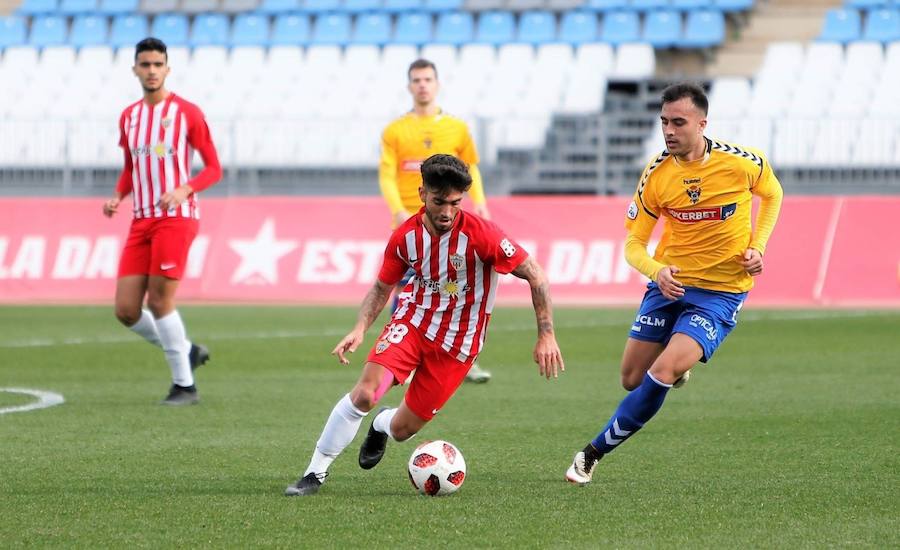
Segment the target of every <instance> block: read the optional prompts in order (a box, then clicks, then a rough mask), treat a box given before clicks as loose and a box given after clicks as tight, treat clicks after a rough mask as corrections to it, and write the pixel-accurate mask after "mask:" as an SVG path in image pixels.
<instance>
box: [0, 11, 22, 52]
mask: <svg viewBox="0 0 900 550" xmlns="http://www.w3.org/2000/svg"><path fill="white" fill-rule="evenodd" d="M27 35H28V26H27V25H26V24H25V18H24V17H19V16H17V15H9V16H7V17H0V50H2V49H4V48H8V47H10V46H23V45H25V41H26V37H27Z"/></svg>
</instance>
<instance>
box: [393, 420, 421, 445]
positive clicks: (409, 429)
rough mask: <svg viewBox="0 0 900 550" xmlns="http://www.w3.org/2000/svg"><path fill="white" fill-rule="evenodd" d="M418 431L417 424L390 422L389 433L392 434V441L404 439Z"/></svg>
mask: <svg viewBox="0 0 900 550" xmlns="http://www.w3.org/2000/svg"><path fill="white" fill-rule="evenodd" d="M418 431H419V428H418V427H417V426H410V425H404V424H400V425H398V426H394V425H393V424H391V435H393V436H394V441H406V440H407V439H409V438H410V437H412V436H414V435H416V433H418Z"/></svg>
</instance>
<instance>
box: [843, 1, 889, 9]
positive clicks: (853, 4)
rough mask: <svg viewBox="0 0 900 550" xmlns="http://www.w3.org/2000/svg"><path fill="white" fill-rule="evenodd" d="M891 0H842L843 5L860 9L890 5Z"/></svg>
mask: <svg viewBox="0 0 900 550" xmlns="http://www.w3.org/2000/svg"><path fill="white" fill-rule="evenodd" d="M890 3H891V0H844V7H846V8H856V9H858V10H861V9H873V8H881V7H884V6H888V5H890Z"/></svg>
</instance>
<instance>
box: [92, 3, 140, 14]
mask: <svg viewBox="0 0 900 550" xmlns="http://www.w3.org/2000/svg"><path fill="white" fill-rule="evenodd" d="M137 9H138V0H100V6H99V7H97V13H99V14H101V15H126V14H129V13H134V12H136V11H137Z"/></svg>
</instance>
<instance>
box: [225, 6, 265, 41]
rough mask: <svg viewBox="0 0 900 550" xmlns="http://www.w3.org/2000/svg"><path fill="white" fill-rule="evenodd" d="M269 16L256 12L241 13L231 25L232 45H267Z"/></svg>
mask: <svg viewBox="0 0 900 550" xmlns="http://www.w3.org/2000/svg"><path fill="white" fill-rule="evenodd" d="M268 44H269V18H268V17H266V16H265V15H260V14H256V13H242V14H239V15H238V16H236V17H235V18H234V23H233V24H232V26H231V45H232V46H267V45H268Z"/></svg>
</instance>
